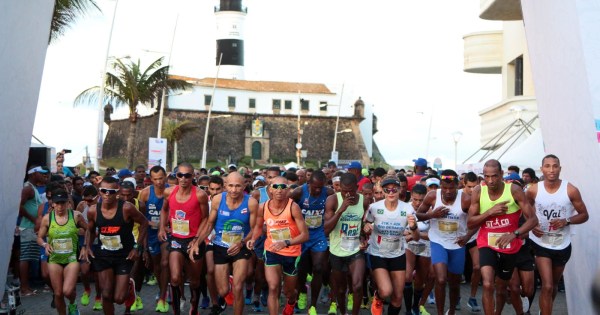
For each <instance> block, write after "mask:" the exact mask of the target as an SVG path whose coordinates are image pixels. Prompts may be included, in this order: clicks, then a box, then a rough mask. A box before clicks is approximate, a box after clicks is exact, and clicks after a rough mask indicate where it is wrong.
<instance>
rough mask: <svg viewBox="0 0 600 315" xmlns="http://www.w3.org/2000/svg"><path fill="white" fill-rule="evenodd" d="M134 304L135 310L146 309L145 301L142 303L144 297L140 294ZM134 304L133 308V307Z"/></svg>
mask: <svg viewBox="0 0 600 315" xmlns="http://www.w3.org/2000/svg"><path fill="white" fill-rule="evenodd" d="M133 305H135V310H136V311H141V310H143V309H144V303H142V297H141V296H139V295H138V296H137V297H136V298H135V302H133ZM133 305H132V309H133Z"/></svg>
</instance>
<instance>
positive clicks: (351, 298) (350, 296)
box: [346, 293, 354, 312]
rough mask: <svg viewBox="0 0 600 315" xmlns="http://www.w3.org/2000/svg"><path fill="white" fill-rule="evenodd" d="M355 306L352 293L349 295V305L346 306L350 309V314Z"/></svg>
mask: <svg viewBox="0 0 600 315" xmlns="http://www.w3.org/2000/svg"><path fill="white" fill-rule="evenodd" d="M353 306H354V296H353V294H352V293H350V294H348V303H347V304H346V308H347V309H348V312H349V311H351V310H352V307H353Z"/></svg>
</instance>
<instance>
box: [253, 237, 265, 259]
mask: <svg viewBox="0 0 600 315" xmlns="http://www.w3.org/2000/svg"><path fill="white" fill-rule="evenodd" d="M266 238H267V237H266V236H264V235H261V236H260V237H259V238H257V239H256V241H255V242H254V254H256V258H258V259H260V260H262V261H264V260H265V239H266Z"/></svg>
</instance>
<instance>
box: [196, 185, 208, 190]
mask: <svg viewBox="0 0 600 315" xmlns="http://www.w3.org/2000/svg"><path fill="white" fill-rule="evenodd" d="M198 188H200V189H202V190H207V189H208V186H204V185H199V186H198Z"/></svg>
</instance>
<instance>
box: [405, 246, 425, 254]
mask: <svg viewBox="0 0 600 315" xmlns="http://www.w3.org/2000/svg"><path fill="white" fill-rule="evenodd" d="M408 249H409V250H410V251H411V252H413V253H414V254H415V255H420V254H423V253H424V252H425V249H427V245H425V244H423V243H408Z"/></svg>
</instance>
